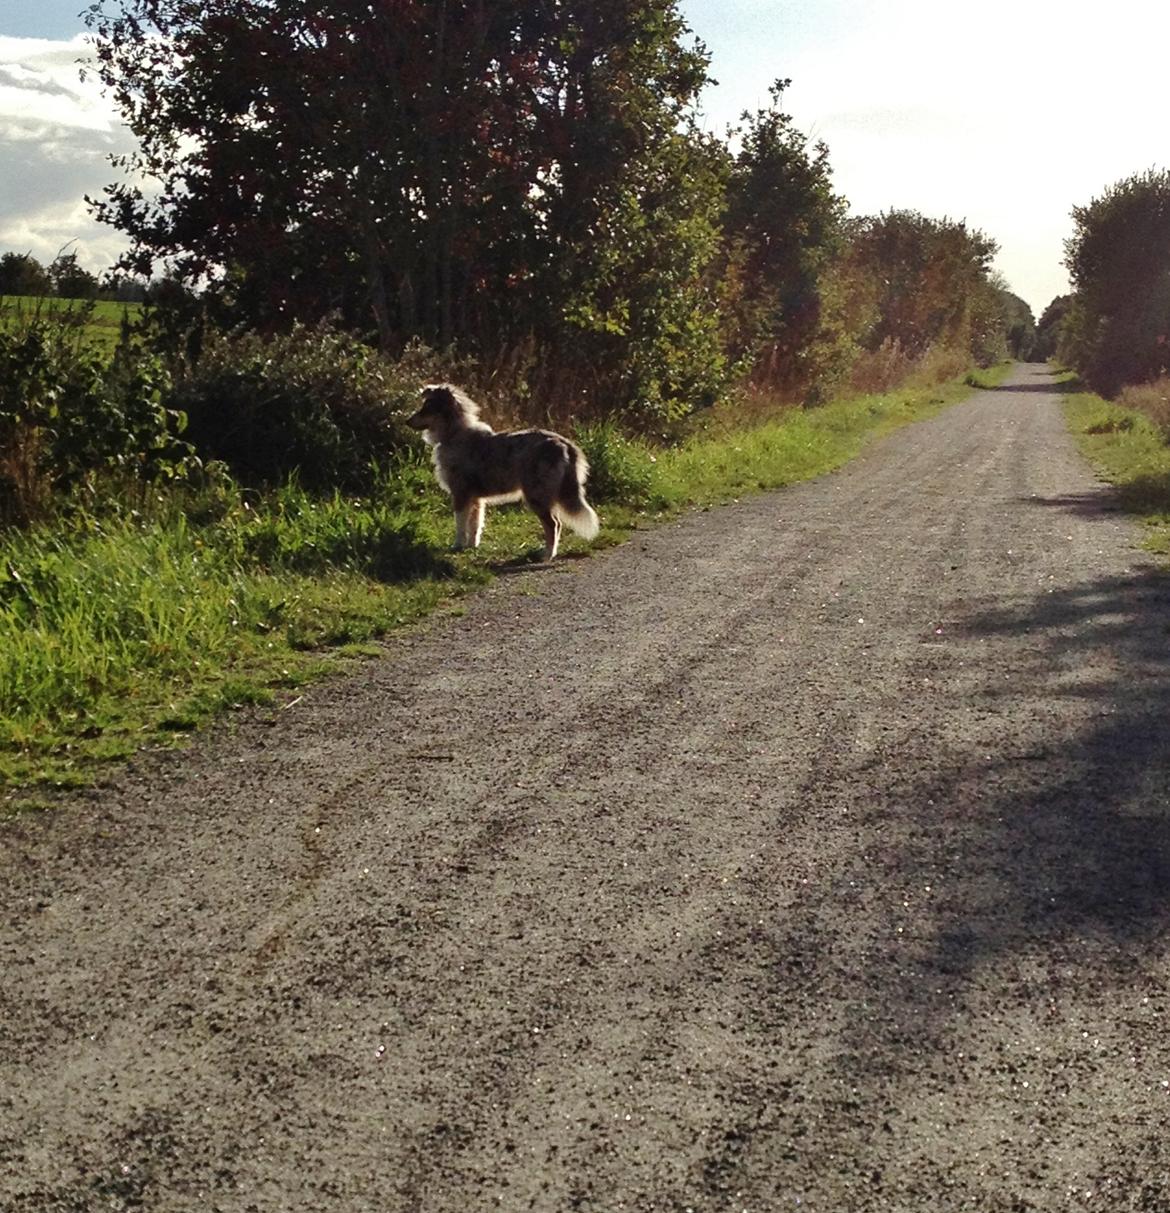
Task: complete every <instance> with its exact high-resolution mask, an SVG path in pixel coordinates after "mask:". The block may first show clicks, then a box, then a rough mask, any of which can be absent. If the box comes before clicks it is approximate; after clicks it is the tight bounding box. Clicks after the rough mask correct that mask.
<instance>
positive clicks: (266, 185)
mask: <svg viewBox="0 0 1170 1213" xmlns="http://www.w3.org/2000/svg"><path fill="white" fill-rule="evenodd" d="M89 21H90V24H91V28H92V32H93V35H94V40H95V46H96V51H97V56H98V63H99V72H100V75H101V77H102V79H103V80H104V82H105V83H106V85H107V86H108V88H109V90H110V91H111V93H112V95H113V96H114V98H115V99H116V101H117V103H118V104H119V106H120V108H121V111H122V114H123V116H124V118H125V119H126V121H127V122H128V124H129V125H130V127H131V129H132V130H133V131H134V133H135V135H136V136H137V138H138V142H139V146H138V151H137V153H136V154H135V155H133V156H131V157H130V158H129V159H128V160H127V161H126V162H125V164H124V167H125V169H126V175H125V178H124V179H123V180H122V181H121V182H119V183H115V184H112V185H111V186H109V187H108V188H107V190H106V192H105V194H104V196H103V197H102V198H101V199H98V200H91V202H92V205H93V206H94V208H95V211H96V213H97V215H98V217H99V218H100V219H102V220H103V221H105V222H107V223H109V224H112V225H113V226H114V227H116V228H117V229H119V230H120V231H121V232H123V233H124V234H125V235H126V236H127V237H128V238H129V241H130V248H129V252H128V253H127V255H126V257H125V259H124V262H123V265H122V267H121V268H122V269H123V270H124V271H127V272H131V273H137V274H138V275H142V274H145V273H148V272H149V271H150V269H151V267H152V266H154V265H156V264H158V263H160V262H162V263H166V264H168V265H170V266H173V267H174V272H175V273H176V275H177V276H178V277H179V278H180V279H181V280H183V281H185V282H187V283H189V284H191V285H198V286H199V288H200V291H201V293H202V298H203V301H204V304H205V308H206V312H207V314H208V315H209V316H211V317H212V318H213V319H214V320H215V322H216V323H217V324H218V325H220V326H221V327H238V326H244V327H246V328H249V329H251V330H254V331H258V332H261V333H266V332H267V333H279V332H288V331H289V330H290V329H291V328H292V327H293V326H294V325H296V324H310V325H312V324H315V323H318V322H320V321H323V320H331V321H333V322H335V323H339V324H340V325H341V326H343V327H345V328H347V329H348V330H350V331H352V332H356V333H358V334H362V335H364V336H366V337H368V338H369V339H370V340H371V341H372V342H373V343H374V344H376V345H378V346H379V347H380V348H381V349H382V350H383V351H387V352H390V353H397V352H399V351H401V350H403V349H404V348H406V347H407V346H408V345H410V344H411V343H412V342H419V341H421V342H424V343H426V344H428V345H430V346H432V347H436V348H448V347H450V346H452V345H454V346H455V347H457V348H458V349H459V350H461V351H462V352H463V353H464V354H466V355H468V356H469V357H471V358H473V359H474V360H475V364H476V366H477V367H478V373H479V375H480V377H481V378H482V379H483V380H484V382H488V383H492V384H498V385H502V386H506V387H507V388H508V389H509V390H510V391H511V392H512V393H513V395H514V396H516V397H518V398H520V399H525V398H527V399H528V400H529V401H530V402H532V404H533V406H534V411H539V410H540V409H541V408H548V407H552V405H553V402H554V401H556V402H557V404H558V406H559V407H561V408H566V407H568V408H570V409H574V410H577V411H579V412H581V413H592V414H594V415H597V414H599V413H614V414H618V413H620V414H624V415H626V416H628V417H632V418H635V419H642V420H644V421H646V422H647V423H654V422H657V421H663V420H666V421H669V420H672V419H677V418H679V417H682V416H685V415H686V414H687V413H689V412H691V411H693V410H694V409H696V408H700V407H702V406H704V405H706V404H709V403H711V402H713V401H714V400H716V399H718V398H719V397H720V396H722V395H723V394H725V393H726V391H727V390H728V388H729V386H730V385H731V384H733V383H743V382H754V383H757V384H759V385H761V386H765V387H771V388H775V389H777V390H780V391H783V392H785V393H787V394H789V395H790V396H791V397H792V398H794V399H805V400H810V401H815V400H816V399H819V398H821V397H822V396H823V395H825V394H826V393H827V392H830V391H833V390H837V389H838V388H839V387H840V386H841V385H843V384H845V383H848V382H849V381H850V379H851V377H856V376H857V375H859V374H860V375H861V377H862V378H865V375H866V374H867V373H872V372H873V370H874V368H875V367H879V366H891V367H893V366H899V367H902V368H905V367H907V366H910V365H915V364H917V363H919V362H921V361H922V360H923V359H926V358H929V357H939V356H940V353H941V352H944V351H945V352H946V353H947V354H948V355H950V356H951V357H953V358H957V359H959V360H967V361H970V360H972V359H974V360H977V361H980V362H984V363H986V362H990V361H993V360H995V359H996V358H999V357H1003V356H1004V355H1005V354H1007V353H1008V352H1014V353H1016V354H1020V353H1026V352H1027V351H1026V348H1025V347H1026V346H1027V345H1028V344H1030V341H1031V333H1032V329H1033V327H1034V326H1033V324H1032V318H1031V314H1030V312H1028V311H1027V306H1026V305H1024V304H1023V303H1022V301H1020V300H1018V299H1017V298H1016V297H1015V296H1012V295H1011V294H1010V292H1008V291H1007V290H1006V289H1005V287H1004V286H1003V284H1002V283H999V282H997V281H995V280H993V276H992V274H991V272H990V263H991V259H992V257H993V255H994V252H995V247H996V246H995V244H994V242H993V241H992V240H990V239H989V238H988V237H986V236H985V235H983V234H982V233H981V232H978V231H975V230H972V229H970V228H968V227H967V225H966V224H965V223H963V222H957V221H953V220H949V219H941V220H940V219H930V218H927V217H925V216H922V215H919V214H917V213H915V212H912V211H894V212H891V213H888V214H884V215H880V216H876V217H868V218H858V217H853V216H851V215H850V214H849V212H848V207H847V205H846V202H845V200H844V199H843V198H841V197H840V196H839V195H838V194H837V193H836V192H835V190H834V189H833V185H832V179H831V170H830V165H829V159H828V149H827V148H826V147H825V146H824V145H823V144H816V145H812V146H810V145H809V143H808V141H807V140H806V139H805V137H804V136H803V135H802V134H801V133H800V132H799V131H797V130H796V129H795V128H794V126H793V124H792V121H791V119H790V117H789V116H788V115H787V114H785V113H784V112H783V92H784V88H785V84H786V82H783V81H781V82H778V83H777V84H776V85H775V87H774V88H773V90H772V93H771V97H770V102H769V104H768V105H766V106H765V107H763V108H761V109H759V110H757V111H756V112H753V113H747V114H745V115H744V116H743V119H742V122H741V125H740V127H739V129H738V130H737V131H735V132H729V133H728V136H727V137H726V138H719V137H715V136H712V135H710V134H707V133H704V132H703V131H702V130H701V129H700V128H699V126H698V123H697V120H696V112H697V111H696V101H697V98H698V96H699V93H700V91H701V89H702V88H703V86H704V85H705V84H706V83H707V82H708V80H709V77H708V64H709V59H708V56H707V53H706V51H705V49H704V48H703V47H702V46H701V45H699V44H693V43H688V42H687V34H688V31H687V29H686V26H685V24H684V22H683V20H682V18H681V16H680V14H679V12H678V9H677V6H676V4H675V2H674V0H556V2H555V3H554V2H553V0H536V2H535V3H534V2H533V0H523V2H521V0H493V3H491V4H487V3H485V2H484V0H362V2H361V3H356V2H355V0H314V2H313V3H310V4H301V5H288V6H281V5H276V6H274V5H272V4H270V3H268V2H267V0H204V2H201V3H199V4H192V3H190V0H111V2H110V3H108V4H107V5H106V7H105V8H104V9H103V8H102V7H101V6H98V7H97V8H96V9H95V10H93V11H91V13H90V16H89ZM144 181H145V182H148V183H149V184H148V185H144V184H143V182H144Z"/></svg>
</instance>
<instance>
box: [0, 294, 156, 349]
mask: <svg viewBox="0 0 1170 1213" xmlns="http://www.w3.org/2000/svg"><path fill="white" fill-rule="evenodd" d="M141 315H142V305H141V304H139V303H114V302H111V301H109V300H96V301H94V302H93V303H89V302H87V301H86V300H83V299H54V298H40V297H38V296H33V295H0V327H7V326H19V325H21V324H25V323H28V322H29V321H30V320H35V319H48V318H50V317H51V318H53V319H54V320H56V321H62V322H64V323H65V324H67V325H75V326H76V327H77V331H78V336H79V337H80V339H81V342H82V344H83V345H86V346H92V347H94V348H95V349H97V350H99V351H101V352H102V353H104V354H113V352H114V350H115V348H116V347H117V345H118V341H119V339H120V338H121V335H122V327H123V321H128V322H129V323H131V324H133V323H135V322H136V321H137V320H138V319H139V318H140V317H141Z"/></svg>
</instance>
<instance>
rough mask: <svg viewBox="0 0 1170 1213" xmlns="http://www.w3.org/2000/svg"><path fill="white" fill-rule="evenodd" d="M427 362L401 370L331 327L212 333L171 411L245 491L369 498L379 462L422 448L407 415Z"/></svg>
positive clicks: (419, 359)
mask: <svg viewBox="0 0 1170 1213" xmlns="http://www.w3.org/2000/svg"><path fill="white" fill-rule="evenodd" d="M425 361H426V359H425V358H423V357H420V356H419V355H418V353H417V351H416V352H415V355H414V357H413V358H412V359H411V360H410V361H408V362H404V363H403V364H398V365H396V364H393V363H390V362H388V361H386V360H385V359H383V358H381V357H380V356H379V355H377V354H376V353H375V352H374V351H373V350H371V349H370V348H369V347H367V346H365V345H363V344H362V343H361V342H359V341H357V340H355V339H354V338H352V337H350V336H347V335H345V334H342V333H338V332H334V331H331V330H328V329H309V328H305V327H303V326H297V327H295V328H294V329H293V330H292V331H291V332H289V333H287V334H284V335H280V336H275V337H269V338H265V337H262V336H259V335H258V334H255V333H241V334H235V335H230V336H222V335H212V336H211V337H210V338H209V339H208V340H207V342H206V344H205V345H204V346H203V348H202V350H201V352H200V354H199V357H198V359H197V361H196V362H195V363H194V364H193V365H192V366H191V367H190V369H189V370H188V371H187V373H186V374H185V375H184V376H183V378H182V379H181V381H180V382H179V383H178V384H177V385H176V388H175V391H174V393H173V395H172V397H171V404H172V406H173V407H174V408H176V409H179V410H181V411H182V412H183V413H184V414H185V415H186V417H187V422H188V429H187V436H188V437H189V439H190V441H191V442H192V444H193V445H194V447H195V449H196V450H197V451H198V452H199V454H200V455H201V456H203V457H204V458H205V459H216V460H221V461H222V462H224V463H226V464H227V465H228V467H229V468H230V469H231V471H232V473H233V474H234V475H235V476H236V477H237V478H238V479H239V480H241V481H242V482H244V483H245V484H248V485H253V486H257V485H273V484H279V483H282V482H283V481H285V480H286V479H288V478H289V477H295V478H296V479H297V480H298V481H299V482H300V483H301V485H303V486H304V487H305V488H306V489H309V490H312V491H315V492H320V491H322V490H326V489H334V488H340V489H344V490H364V489H366V488H368V487H369V486H370V484H371V483H372V482H373V478H374V474H375V473H374V469H375V467H376V466H377V465H378V464H381V463H384V462H386V461H387V460H389V459H391V458H392V457H394V456H395V455H397V454H398V453H400V452H401V451H403V450H404V449H406V448H407V447H408V446H410V445H411V444H414V443H417V441H418V439H417V436H416V435H415V434H414V432H413V431H412V430H410V429H409V428H408V427H407V426H406V424H405V417H406V416H407V414H408V413H409V412H413V411H414V407H415V405H414V400H415V397H416V395H417V393H418V388H419V378H418V374H419V368H420V365H421V364H422V363H424V362H425Z"/></svg>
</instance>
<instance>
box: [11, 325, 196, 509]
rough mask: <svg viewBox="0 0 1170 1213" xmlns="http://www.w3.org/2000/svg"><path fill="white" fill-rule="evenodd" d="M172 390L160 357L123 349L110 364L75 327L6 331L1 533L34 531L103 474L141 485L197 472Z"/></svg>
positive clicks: (44, 327)
mask: <svg viewBox="0 0 1170 1213" xmlns="http://www.w3.org/2000/svg"><path fill="white" fill-rule="evenodd" d="M168 384H169V379H168V376H167V374H166V372H165V370H164V369H163V367H162V365H161V364H160V363H159V362H158V360H157V359H155V358H154V357H152V356H150V355H148V354H145V353H142V352H141V351H137V350H133V349H131V348H130V347H129V346H122V347H120V348H119V350H118V352H117V353H116V355H115V357H114V360H113V362H107V360H106V359H105V358H104V357H103V356H102V355H101V354H99V353H97V352H95V351H94V350H93V349H92V348H90V347H87V346H86V345H84V344H83V342H82V341H81V340H80V336H79V330H78V329H77V327H76V326H75V325H73V324H72V323H70V322H69V321H67V320H65V321H62V320H58V319H54V318H53V317H48V318H41V317H36V318H33V319H29V320H25V321H23V322H21V323H19V324H17V325H16V326H15V327H13V328H10V329H5V330H0V523H7V524H24V523H27V522H29V521H31V520H32V519H33V518H35V517H37V516H38V515H40V514H43V513H45V512H46V511H47V510H48V508H49V505H50V503H51V502H53V501H54V499H58V500H59V499H60V495H61V494H67V493H69V492H71V491H72V490H74V489H76V488H77V487H78V486H79V485H80V484H81V483H83V482H85V481H87V480H89V479H91V478H92V477H93V476H94V475H95V474H97V473H102V472H110V471H120V472H122V473H124V474H126V473H128V474H130V475H131V476H132V477H133V478H134V479H136V480H138V481H140V482H141V481H144V480H145V481H149V480H154V479H158V478H173V477H174V476H176V475H180V474H184V473H185V472H186V471H188V470H189V468H190V467H191V464H192V461H191V449H190V447H189V446H188V445H187V444H186V443H185V442H184V441H183V440H182V438H181V437H180V435H181V432H182V429H183V425H184V419H183V417H182V416H181V415H180V414H178V413H176V412H175V411H173V410H172V409H169V408H167V407H166V405H165V403H164V396H165V393H166V390H167V387H168Z"/></svg>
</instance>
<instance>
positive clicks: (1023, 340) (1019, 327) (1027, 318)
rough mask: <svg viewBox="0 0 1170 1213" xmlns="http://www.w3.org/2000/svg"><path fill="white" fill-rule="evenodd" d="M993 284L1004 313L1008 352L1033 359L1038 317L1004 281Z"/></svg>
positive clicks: (1020, 357) (1015, 355)
mask: <svg viewBox="0 0 1170 1213" xmlns="http://www.w3.org/2000/svg"><path fill="white" fill-rule="evenodd" d="M992 286H993V288H994V290H995V296H996V300H997V301H998V303H999V307H1000V310H1001V314H1002V321H1001V323H1002V326H1003V333H1004V338H1005V341H1006V344H1007V352H1008V354H1009V355H1010V356H1011V357H1012V358H1017V359H1022V360H1024V361H1028V360H1030V359H1032V358H1033V357H1034V354H1033V349H1034V347H1035V344H1036V318H1035V316H1033V315H1032V309H1031V308H1030V307H1029V306H1028V304H1027V303H1026V302H1025V301H1024V300H1023V299H1021V298H1020V297H1019V295H1013V294H1012V292H1011V291H1009V290H1008V289H1007V287H1006V286H1005V285H1004V284H1003V283H1002V281H998V280H997V281H995V282H993V283H992Z"/></svg>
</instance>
